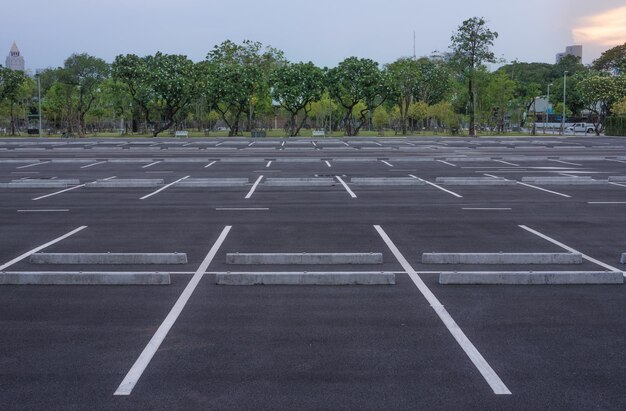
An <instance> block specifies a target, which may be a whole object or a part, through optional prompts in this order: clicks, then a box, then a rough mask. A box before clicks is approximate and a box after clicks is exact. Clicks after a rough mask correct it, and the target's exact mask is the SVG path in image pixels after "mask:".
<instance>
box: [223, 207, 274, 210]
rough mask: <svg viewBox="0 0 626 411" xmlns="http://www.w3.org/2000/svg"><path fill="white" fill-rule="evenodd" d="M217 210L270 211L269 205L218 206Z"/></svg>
mask: <svg viewBox="0 0 626 411" xmlns="http://www.w3.org/2000/svg"><path fill="white" fill-rule="evenodd" d="M215 210H216V211H268V210H269V208H267V207H247V208H246V207H222V208H216V209H215Z"/></svg>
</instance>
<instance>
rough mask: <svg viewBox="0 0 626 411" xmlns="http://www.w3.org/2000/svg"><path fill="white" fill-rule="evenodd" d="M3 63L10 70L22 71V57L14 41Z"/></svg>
mask: <svg viewBox="0 0 626 411" xmlns="http://www.w3.org/2000/svg"><path fill="white" fill-rule="evenodd" d="M4 65H5V67H7V68H10V69H11V70H20V71H24V57H22V56H21V55H20V49H18V48H17V45H16V44H15V42H13V45H12V46H11V50H10V51H9V55H8V56H7V59H6V60H5V64H4Z"/></svg>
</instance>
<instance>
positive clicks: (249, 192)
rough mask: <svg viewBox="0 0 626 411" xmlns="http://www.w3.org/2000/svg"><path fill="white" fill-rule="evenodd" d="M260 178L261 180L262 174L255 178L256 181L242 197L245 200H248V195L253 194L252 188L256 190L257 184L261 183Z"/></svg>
mask: <svg viewBox="0 0 626 411" xmlns="http://www.w3.org/2000/svg"><path fill="white" fill-rule="evenodd" d="M261 180H263V176H259V178H257V179H256V181H255V182H254V184H253V185H252V188H251V189H250V191H248V194H246V196H245V197H244V198H245V199H246V200H249V199H250V197H252V194H254V190H256V188H257V187H258V185H259V184H260V183H261Z"/></svg>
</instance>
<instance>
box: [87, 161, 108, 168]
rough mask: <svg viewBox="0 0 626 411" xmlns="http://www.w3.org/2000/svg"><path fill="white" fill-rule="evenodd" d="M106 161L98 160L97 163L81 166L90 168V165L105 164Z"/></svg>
mask: <svg viewBox="0 0 626 411" xmlns="http://www.w3.org/2000/svg"><path fill="white" fill-rule="evenodd" d="M104 163H106V161H98V162H97V163H91V164H87V165H86V166H82V167H81V168H89V167H93V166H97V165H98V164H104Z"/></svg>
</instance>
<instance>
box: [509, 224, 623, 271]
mask: <svg viewBox="0 0 626 411" xmlns="http://www.w3.org/2000/svg"><path fill="white" fill-rule="evenodd" d="M519 227H520V228H522V229H524V230H526V231H528V232H529V233H532V234H534V235H536V236H538V237H541V238H543V239H544V240H547V241H549V242H551V243H552V244H554V245H558V246H559V247H561V248H562V249H564V250H567V251H569V252H570V253H578V254H582V256H583V258H584V259H585V260H587V261H590V262H592V263H594V264H597V265H599V266H600V267H604V268H606V269H607V270H609V271H613V272H616V273H621V272H622V270H619V269H617V268H615V267H613V266H610V265H608V264H606V263H603V262H602V261H600V260H596V259H595V258H593V257H589V256H588V255H586V254H583V253H581V252H580V251H578V250H575V249H573V248H572V247H569V246H566V245H565V244H563V243H561V242H559V241H557V240H555V239H554V238H550V237H548V236H547V235H545V234H541V233H540V232H539V231H536V230H533V229H532V228H529V227H527V226H525V225H520V226H519ZM624 276H626V274H624Z"/></svg>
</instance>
